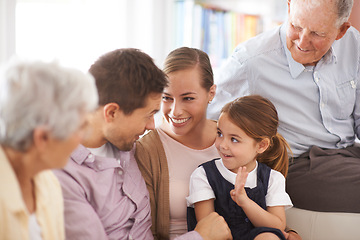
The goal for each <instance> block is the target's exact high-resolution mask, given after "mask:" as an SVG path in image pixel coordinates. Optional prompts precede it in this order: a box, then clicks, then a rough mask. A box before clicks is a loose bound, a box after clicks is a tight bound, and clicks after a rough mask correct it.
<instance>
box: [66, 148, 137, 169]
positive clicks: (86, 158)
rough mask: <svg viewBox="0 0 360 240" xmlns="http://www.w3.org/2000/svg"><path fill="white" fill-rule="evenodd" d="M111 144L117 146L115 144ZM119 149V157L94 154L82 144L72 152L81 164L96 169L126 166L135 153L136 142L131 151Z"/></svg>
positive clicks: (74, 159) (72, 157)
mask: <svg viewBox="0 0 360 240" xmlns="http://www.w3.org/2000/svg"><path fill="white" fill-rule="evenodd" d="M107 144H111V143H107ZM111 146H112V147H114V148H115V146H113V145H111ZM117 151H118V152H117V153H116V155H117V158H109V157H100V156H95V155H93V154H92V153H91V152H90V150H89V149H87V148H86V147H85V146H83V145H81V144H80V145H79V146H78V147H77V148H76V149H75V151H74V152H73V153H72V154H71V159H72V160H73V161H74V162H76V163H77V164H79V165H83V164H84V165H86V166H88V167H91V168H92V169H94V170H96V171H102V170H105V169H108V168H116V167H122V168H126V167H127V166H128V164H129V161H130V160H131V156H133V155H134V153H135V143H134V146H133V149H132V150H131V151H120V150H118V149H117Z"/></svg>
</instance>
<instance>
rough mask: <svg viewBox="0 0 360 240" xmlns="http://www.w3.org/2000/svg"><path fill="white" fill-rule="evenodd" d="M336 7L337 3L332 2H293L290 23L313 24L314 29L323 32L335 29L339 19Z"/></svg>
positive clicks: (290, 10) (303, 0)
mask: <svg viewBox="0 0 360 240" xmlns="http://www.w3.org/2000/svg"><path fill="white" fill-rule="evenodd" d="M335 6H336V5H335V1H332V0H328V1H325V0H291V2H290V9H289V21H290V22H292V23H297V24H300V23H305V22H307V23H309V24H310V23H311V25H313V28H320V29H323V30H324V29H326V28H329V27H330V28H332V27H335V24H336V20H337V19H338V15H337V10H336V9H337V8H336V7H335ZM302 27H307V26H302ZM313 30H315V29H313Z"/></svg>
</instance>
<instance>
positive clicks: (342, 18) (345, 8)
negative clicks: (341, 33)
mask: <svg viewBox="0 0 360 240" xmlns="http://www.w3.org/2000/svg"><path fill="white" fill-rule="evenodd" d="M288 1H289V0H288ZM297 1H298V0H291V2H290V4H291V5H292V4H293V3H295V2H297ZM329 2H330V3H333V4H334V5H335V6H336V7H337V8H336V9H334V10H337V11H336V14H337V15H338V18H337V20H336V23H335V26H336V27H337V28H338V27H340V26H341V25H342V24H343V23H345V22H347V21H348V20H349V17H350V13H351V9H352V7H353V4H354V0H333V1H324V0H323V1H319V0H315V1H314V0H307V1H306V5H307V6H308V7H317V6H319V5H321V4H322V3H326V4H329Z"/></svg>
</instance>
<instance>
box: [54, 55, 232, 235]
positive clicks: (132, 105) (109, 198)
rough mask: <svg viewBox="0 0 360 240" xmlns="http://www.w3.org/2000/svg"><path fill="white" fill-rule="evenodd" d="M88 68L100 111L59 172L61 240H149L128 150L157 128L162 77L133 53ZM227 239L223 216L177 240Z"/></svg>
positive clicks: (145, 196) (146, 209) (147, 217)
mask: <svg viewBox="0 0 360 240" xmlns="http://www.w3.org/2000/svg"><path fill="white" fill-rule="evenodd" d="M89 71H90V73H91V74H92V75H93V76H94V77H95V80H96V85H97V88H98V93H99V105H100V106H99V108H98V109H97V111H96V112H95V113H94V114H93V115H92V116H91V117H90V119H89V124H88V130H89V132H88V135H86V136H85V138H84V140H83V141H82V145H80V146H79V147H78V148H77V149H76V150H75V152H73V154H72V155H71V160H70V161H69V163H68V165H67V166H65V168H64V170H61V171H56V175H57V177H58V178H59V180H60V183H61V185H62V189H63V194H64V199H65V228H66V239H94V240H95V239H96V240H98V239H137V240H138V239H139V240H141V239H146V240H147V239H153V235H152V233H151V230H150V227H151V214H150V201H149V200H150V199H149V193H148V191H147V189H146V185H145V181H144V179H143V178H142V175H141V173H140V170H139V168H138V166H137V163H136V161H135V158H134V150H133V146H134V143H135V141H136V140H137V139H138V138H139V136H141V135H142V134H144V132H145V131H146V130H148V129H153V128H154V114H155V113H156V112H157V111H158V110H159V108H160V100H161V96H162V92H163V89H164V87H165V86H166V85H167V79H166V77H165V74H164V73H163V72H162V71H161V70H160V69H159V68H157V67H156V65H155V64H154V62H153V61H152V59H151V58H150V57H149V56H148V55H147V54H145V53H143V52H141V51H139V50H136V49H118V50H114V51H112V52H109V53H107V54H105V55H103V56H101V57H100V58H99V59H98V60H97V61H96V62H95V63H94V64H93V65H92V66H91V67H90V70H89ZM215 226H216V227H215ZM230 238H231V234H230V230H229V228H228V226H227V224H226V223H225V221H224V219H223V218H222V217H220V216H219V215H216V214H214V215H212V216H210V217H209V218H208V219H206V220H205V221H203V222H199V224H198V226H197V228H196V229H195V231H193V232H190V233H187V234H186V235H184V236H181V237H179V238H178V240H180V239H230Z"/></svg>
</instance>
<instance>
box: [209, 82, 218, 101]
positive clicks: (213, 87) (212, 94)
mask: <svg viewBox="0 0 360 240" xmlns="http://www.w3.org/2000/svg"><path fill="white" fill-rule="evenodd" d="M215 94H216V85H215V84H213V85H212V86H211V87H210V90H209V96H210V99H209V102H211V101H212V100H213V99H214V97H215Z"/></svg>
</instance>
